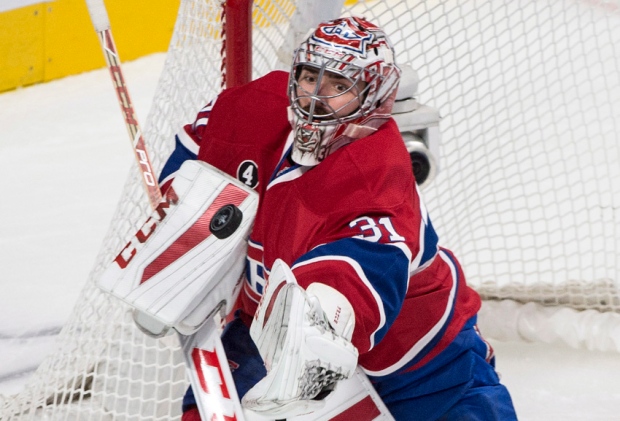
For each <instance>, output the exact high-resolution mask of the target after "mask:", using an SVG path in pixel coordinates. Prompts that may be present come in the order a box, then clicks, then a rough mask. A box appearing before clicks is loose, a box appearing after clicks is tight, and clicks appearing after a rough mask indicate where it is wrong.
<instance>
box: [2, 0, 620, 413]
mask: <svg viewBox="0 0 620 421" xmlns="http://www.w3.org/2000/svg"><path fill="white" fill-rule="evenodd" d="M234 3H236V4H241V9H243V4H244V2H243V1H241V2H239V1H237V2H234ZM323 3H324V4H322V5H321V1H305V2H302V1H298V2H297V4H295V2H291V1H288V0H257V1H255V2H254V4H253V5H252V6H251V7H252V16H251V20H252V22H253V25H252V26H253V29H254V31H253V45H252V48H251V51H252V53H253V60H252V67H251V69H252V70H251V75H252V77H254V78H255V77H258V76H261V75H263V74H265V73H266V72H268V71H269V70H271V69H274V68H283V69H286V68H287V67H286V66H287V65H286V64H285V63H286V61H287V60H288V58H289V57H290V55H291V52H292V48H293V46H294V44H295V43H296V42H297V41H298V40H299V39H300V36H302V35H303V34H305V33H306V31H307V29H308V25H313V24H315V23H317V22H318V21H319V20H322V19H324V18H330V17H333V16H329V14H333V13H334V12H335V13H336V15H337V14H339V13H340V12H342V14H356V15H363V16H365V17H366V18H367V19H369V20H371V21H373V22H376V23H377V24H379V25H380V26H382V27H383V28H384V29H385V30H386V32H387V33H388V34H389V35H390V37H391V39H392V41H393V43H394V47H395V49H396V52H397V62H398V63H399V64H409V65H411V66H412V67H413V68H414V69H416V70H417V72H418V75H419V78H420V83H419V92H418V96H417V99H418V101H419V102H421V103H424V104H427V105H430V106H433V107H435V108H437V109H438V110H439V111H440V114H441V115H442V120H441V122H440V128H441V132H442V142H443V143H442V146H441V156H440V164H441V168H440V170H439V173H438V176H437V178H436V179H435V181H434V182H433V183H431V185H430V186H429V187H428V188H426V190H425V191H424V192H423V194H424V196H425V200H426V203H427V205H428V207H429V209H430V212H431V215H432V217H433V222H434V225H435V226H436V227H437V229H438V232H439V234H440V239H441V244H442V245H444V246H446V247H448V248H450V249H452V250H453V251H454V252H455V253H456V255H457V256H458V257H459V259H460V260H461V262H462V263H463V266H464V269H465V273H466V276H467V278H468V281H469V283H470V285H472V286H473V287H474V288H476V289H477V290H478V291H479V292H480V294H481V295H482V296H483V298H484V299H485V300H486V301H485V304H484V306H483V309H484V311H482V313H481V323H482V324H483V325H488V326H489V328H488V329H489V330H490V331H497V332H499V329H498V328H497V327H494V325H492V324H490V323H489V320H488V319H494V320H495V321H497V322H499V325H500V327H508V328H519V327H520V323H519V320H521V319H520V318H519V317H523V316H514V314H512V313H511V314H508V313H506V312H505V311H506V309H517V308H527V309H539V310H540V311H539V312H538V313H537V314H543V315H546V314H549V313H554V314H557V313H556V310H553V308H561V309H563V310H562V311H563V312H565V313H566V314H569V315H571V316H570V317H574V318H573V319H570V321H566V320H565V319H560V325H561V327H562V329H564V330H565V331H566V330H568V332H569V335H568V336H569V337H571V338H572V339H568V341H571V340H572V341H573V342H575V344H576V345H579V344H580V343H581V344H582V345H584V344H585V345H586V346H590V347H595V346H596V347H599V348H605V349H618V347H619V346H620V345H619V343H615V342H614V341H617V342H620V340H618V338H616V339H614V338H613V336H612V335H611V334H609V333H607V332H609V331H605V330H604V329H603V328H602V327H601V326H602V325H597V327H596V328H595V329H593V328H587V327H586V328H579V326H583V325H582V323H584V317H585V318H586V319H588V321H589V322H592V323H598V322H597V321H596V320H605V323H603V324H604V325H605V326H607V327H608V328H609V329H611V330H613V329H617V326H620V324H618V323H617V322H616V321H617V320H618V311H619V310H620V300H619V295H618V282H619V281H620V278H619V273H618V269H619V267H618V266H619V264H620V253H619V251H620V247H619V246H620V182H618V180H620V151H619V141H618V140H619V137H620V111H619V110H620V7H619V6H620V3H618V2H617V1H604V0H537V1H534V0H518V1H501V0H459V1H457V0H450V1H441V2H438V1H419V0H416V1H414V0H407V1H405V0H375V1H362V0H360V1H357V2H355V1H346V2H345V3H344V4H343V5H342V9H341V10H340V9H339V8H340V6H341V4H338V3H339V2H337V1H335V0H329V1H323ZM340 3H341V2H340ZM334 8H335V10H332V9H334ZM232 9H234V8H229V9H227V12H226V13H223V10H224V9H223V7H222V1H221V0H182V1H181V5H180V9H179V13H178V18H177V22H176V26H175V30H174V34H173V38H172V41H171V44H170V48H169V50H168V53H167V56H166V61H165V65H164V70H163V73H162V75H161V78H160V82H159V85H158V88H157V91H156V94H155V99H154V102H153V104H152V107H151V111H150V114H149V118H148V120H147V122H146V125H145V139H146V142H147V144H148V147H149V151H150V154H151V158H152V161H153V164H154V166H155V167H156V168H161V166H162V165H163V162H164V161H165V159H166V158H167V156H168V154H169V153H170V152H171V149H172V147H173V137H174V133H175V132H176V131H177V130H178V129H180V128H181V127H182V125H183V124H184V123H187V122H191V121H193V118H194V116H195V114H196V112H197V111H198V110H199V109H200V108H201V107H202V106H203V105H204V104H206V102H207V101H208V100H209V99H211V98H213V97H214V95H216V94H217V92H219V91H220V89H221V86H222V84H223V82H224V80H225V78H226V77H229V78H231V77H232V78H235V80H236V81H238V80H243V78H244V77H247V72H246V70H239V69H238V68H237V69H236V70H235V65H234V64H233V63H236V62H240V63H241V65H242V66H248V64H249V63H248V62H246V63H245V64H244V63H243V59H242V60H237V59H236V58H234V57H232V52H235V51H239V50H238V48H237V47H234V45H236V44H232V45H233V48H229V49H228V51H229V53H228V57H227V54H226V53H225V52H226V51H227V48H226V45H227V43H231V42H235V43H243V42H244V41H243V39H247V36H245V35H244V34H243V31H241V32H242V34H241V35H242V39H241V40H232V39H230V38H229V37H227V35H232V34H231V33H229V32H228V31H227V30H226V25H225V24H223V22H226V21H230V22H232V19H235V16H231V15H230V14H231V13H234V12H231V11H230V10H232ZM322 15H323V16H322ZM310 16H314V17H313V18H311V17H310ZM244 19H246V18H245V17H242V18H241V19H240V20H238V22H241V23H242V24H243V22H244ZM312 19H315V21H313V20H312ZM316 19H318V20H316ZM231 32H233V33H238V32H239V31H238V28H237V29H235V30H232V29H231ZM244 37H245V38H244ZM223 40H225V41H223ZM237 46H238V44H237ZM248 50H250V49H249V48H248ZM121 58H122V57H121ZM280 61H282V63H281V62H280ZM226 67H228V70H227V71H222V69H223V68H226ZM246 69H248V68H247V67H246ZM231 72H233V73H231ZM236 72H239V73H236ZM244 72H245V73H244ZM244 75H245V76H244ZM238 78H241V79H238ZM228 80H230V79H228ZM129 90H130V91H131V86H129ZM257 106H260V104H257ZM128 153H129V152H128ZM149 210H150V208H149V204H148V200H147V198H146V195H145V193H144V191H143V190H142V185H141V181H140V176H139V174H138V172H137V171H136V170H135V169H134V170H131V171H130V174H129V176H128V179H127V183H126V185H125V188H124V191H123V193H122V197H121V200H120V204H119V206H118V209H117V211H116V213H115V217H114V220H113V222H112V224H111V226H110V229H109V231H108V234H107V236H106V238H105V240H104V243H103V245H102V248H101V251H100V253H99V255H98V258H97V263H96V265H95V267H94V268H93V270H92V272H91V275H90V278H89V280H88V281H87V283H86V284H85V287H84V289H83V292H82V294H81V296H80V298H79V300H78V303H77V305H76V307H75V309H74V312H73V314H72V316H71V317H70V319H69V320H68V322H67V324H66V325H65V327H64V328H63V330H62V332H61V333H60V335H59V337H58V348H57V349H56V350H55V351H54V352H53V353H52V355H51V356H50V357H48V358H47V359H46V360H45V361H44V362H43V363H42V365H41V366H40V367H39V369H38V370H37V371H36V373H35V374H33V376H32V378H31V379H30V381H29V382H28V383H27V384H26V386H25V387H24V389H23V391H22V392H20V393H19V394H17V395H15V396H3V397H1V401H0V419H2V420H5V421H8V420H54V421H57V420H169V419H175V418H176V419H178V417H179V416H180V409H181V400H182V396H183V393H184V392H185V389H186V387H187V385H188V382H187V380H186V377H185V371H184V370H185V368H184V365H183V361H182V356H181V355H180V348H179V345H178V343H177V340H176V336H174V335H172V336H167V337H165V338H163V339H159V340H156V339H152V338H149V337H147V336H145V335H144V334H143V333H141V332H140V331H139V330H138V329H136V328H135V327H134V325H133V322H132V319H131V316H130V314H129V311H128V309H127V308H126V307H125V306H124V305H122V304H121V303H119V302H118V301H117V300H115V299H113V298H110V297H108V296H106V295H105V294H103V293H102V292H100V291H99V290H98V289H97V288H96V287H95V285H94V280H95V279H96V278H97V277H98V276H99V274H100V273H101V272H102V270H103V269H104V268H105V267H106V265H107V264H109V262H111V261H112V259H113V258H114V256H115V255H116V254H117V252H118V251H119V250H120V248H121V246H122V245H123V244H125V243H126V242H127V241H128V239H129V238H130V236H131V235H132V234H133V233H134V232H135V230H137V229H138V228H139V226H140V225H141V223H142V222H143V220H144V219H145V218H146V215H147V214H148V212H149ZM503 299H509V300H510V301H500V300H503ZM493 302H497V303H500V304H496V305H493ZM502 303H504V304H502ZM506 303H508V304H506ZM517 303H527V304H524V305H518V304H517ZM543 305H545V306H546V307H542V306H543ZM548 306H553V307H548ZM498 312H499V313H498ZM489 315H493V317H485V316H489ZM582 316H584V317H582ZM534 330H537V329H534ZM538 330H540V329H538ZM588 330H591V331H597V332H602V333H601V334H600V335H599V337H597V338H595V339H591V338H589V339H588V338H586V339H580V338H575V337H574V336H575V335H579V334H580V333H581V332H582V331H588ZM544 331H545V332H547V335H548V336H549V335H550V336H553V335H555V333H553V334H549V332H550V330H548V329H547V330H544ZM483 333H486V334H487V335H488V334H489V332H488V331H487V332H485V331H484V328H483ZM530 333H531V335H532V337H533V336H534V333H535V332H530ZM530 333H523V332H522V331H519V333H518V334H520V335H526V336H527V335H529V334H530ZM547 339H548V338H547ZM541 340H545V338H541ZM610 342H611V343H610Z"/></svg>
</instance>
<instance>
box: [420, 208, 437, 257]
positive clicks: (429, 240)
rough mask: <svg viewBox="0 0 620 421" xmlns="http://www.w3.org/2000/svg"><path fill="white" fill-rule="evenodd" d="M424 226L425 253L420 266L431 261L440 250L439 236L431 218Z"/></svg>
mask: <svg viewBox="0 0 620 421" xmlns="http://www.w3.org/2000/svg"><path fill="white" fill-rule="evenodd" d="M426 221H427V222H426V224H425V225H424V252H423V253H422V260H421V261H420V266H422V265H423V264H425V263H426V262H428V261H429V260H431V259H432V258H433V257H434V256H435V255H436V254H437V251H438V250H439V236H438V235H437V232H436V231H435V228H434V227H433V223H432V222H431V220H430V218H428V216H427V219H426Z"/></svg>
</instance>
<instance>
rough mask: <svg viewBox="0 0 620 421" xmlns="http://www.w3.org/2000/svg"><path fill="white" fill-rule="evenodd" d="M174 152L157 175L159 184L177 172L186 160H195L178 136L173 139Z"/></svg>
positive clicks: (194, 156)
mask: <svg viewBox="0 0 620 421" xmlns="http://www.w3.org/2000/svg"><path fill="white" fill-rule="evenodd" d="M174 145H175V146H174V151H172V154H171V155H170V158H168V161H166V164H165V165H164V168H163V169H162V170H161V174H160V175H159V182H160V183H162V182H163V180H165V179H166V178H168V177H169V176H170V174H174V173H175V172H177V171H178V170H179V168H180V167H181V164H183V163H184V162H185V161H187V160H188V159H192V160H194V159H196V157H197V155H196V154H195V153H193V152H191V151H190V150H189V149H187V148H186V147H185V146H184V145H183V144H182V143H181V141H180V140H179V136H178V135H176V136H175V137H174Z"/></svg>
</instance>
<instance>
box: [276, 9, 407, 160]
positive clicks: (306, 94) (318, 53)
mask: <svg viewBox="0 0 620 421" xmlns="http://www.w3.org/2000/svg"><path fill="white" fill-rule="evenodd" d="M307 72H310V73H311V75H312V83H311V84H304V83H303V82H302V81H301V80H300V77H302V76H303V75H305V74H306V73H307ZM400 74H401V71H400V69H399V68H398V66H396V64H395V63H394V49H393V48H392V45H391V43H390V41H389V40H388V38H387V36H386V34H385V33H384V32H383V31H382V30H381V29H380V28H379V27H377V26H375V25H374V24H372V23H370V22H368V21H367V20H365V19H363V18H359V17H348V18H340V19H335V20H332V21H328V22H324V23H321V24H320V25H319V26H318V27H317V29H316V30H315V31H314V32H312V33H311V35H310V36H309V37H308V38H307V39H306V40H305V41H304V42H302V44H301V45H300V46H299V48H297V50H295V53H294V57H293V67H292V69H291V73H290V77H289V88H288V90H289V92H288V95H289V99H290V104H291V105H290V108H289V119H290V121H291V125H292V127H293V135H294V140H293V151H292V159H293V161H295V162H296V163H298V164H300V165H309V166H314V165H317V164H318V163H319V162H321V161H322V160H323V159H325V157H327V156H328V155H329V154H331V153H332V152H334V151H335V150H337V149H338V148H340V147H342V146H344V145H346V144H348V143H351V142H353V141H354V140H356V139H359V138H362V137H365V136H368V135H370V134H371V133H373V132H374V131H376V130H377V128H378V127H379V126H381V125H382V124H383V123H385V122H386V121H387V120H388V118H389V116H390V113H391V111H392V105H393V103H394V97H395V95H396V89H397V87H398V82H399V79H400ZM304 78H305V76H304ZM330 78H331V79H332V80H340V81H342V84H341V85H339V90H338V91H336V92H334V91H333V90H332V91H331V92H329V90H325V89H323V88H322V86H323V85H324V84H325V83H326V81H327V80H328V79H330ZM324 91H327V92H324Z"/></svg>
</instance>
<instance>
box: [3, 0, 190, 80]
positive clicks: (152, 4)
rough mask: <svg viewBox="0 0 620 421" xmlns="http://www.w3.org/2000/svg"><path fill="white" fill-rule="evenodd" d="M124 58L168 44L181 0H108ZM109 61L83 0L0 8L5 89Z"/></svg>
mask: <svg viewBox="0 0 620 421" xmlns="http://www.w3.org/2000/svg"><path fill="white" fill-rule="evenodd" d="M105 4H106V8H107V10H108V15H109V18H110V26H111V28H112V33H113V35H114V39H115V41H116V44H117V47H118V52H119V55H120V58H121V60H122V61H130V60H135V59H136V58H138V57H141V56H144V55H147V54H152V53H155V52H163V51H166V50H167V49H168V44H169V43H170V38H171V36H172V32H173V29H174V23H175V20H176V17H177V12H178V9H179V5H180V0H149V1H148V2H145V1H143V0H106V2H105ZM104 65H105V60H104V58H103V53H102V52H101V47H100V45H99V40H98V39H97V35H96V32H95V30H94V28H93V25H92V23H91V21H90V16H89V15H88V10H87V8H86V2H85V1H84V0H55V1H52V2H47V3H40V4H36V5H31V6H26V7H22V8H19V9H15V10H9V11H7V12H4V13H0V92H2V91H6V90H9V89H14V88H17V87H20V86H27V85H32V84H34V83H39V82H46V81H49V80H54V79H58V78H61V77H64V76H68V75H72V74H77V73H82V72H85V71H88V70H93V69H97V68H101V67H103V66H104Z"/></svg>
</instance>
